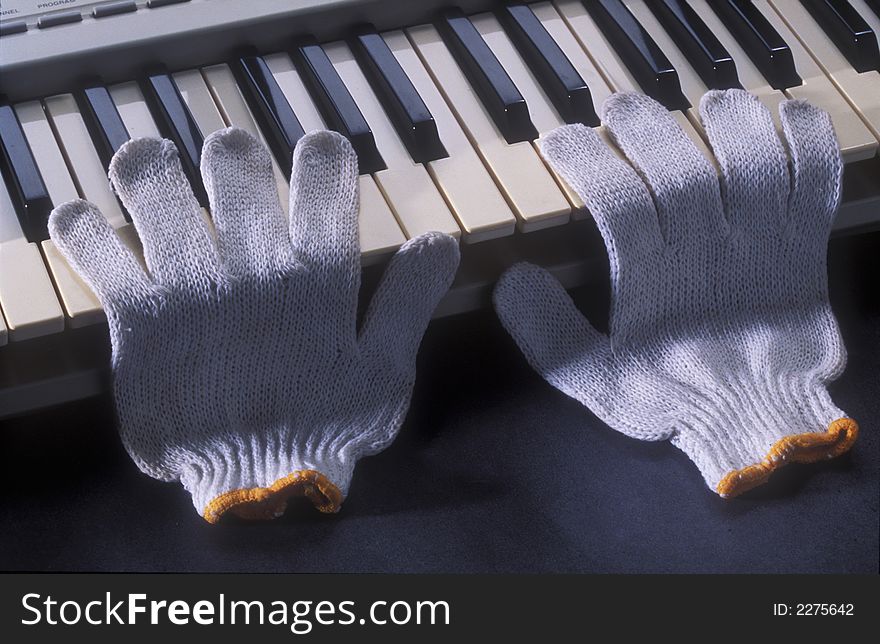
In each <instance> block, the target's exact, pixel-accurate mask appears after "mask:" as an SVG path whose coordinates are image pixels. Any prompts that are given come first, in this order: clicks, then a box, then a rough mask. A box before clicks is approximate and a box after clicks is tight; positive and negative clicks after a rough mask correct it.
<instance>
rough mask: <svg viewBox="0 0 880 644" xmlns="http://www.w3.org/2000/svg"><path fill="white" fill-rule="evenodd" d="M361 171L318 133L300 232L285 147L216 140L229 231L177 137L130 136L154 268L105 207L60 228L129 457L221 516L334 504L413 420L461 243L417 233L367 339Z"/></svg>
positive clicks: (392, 269) (125, 179)
mask: <svg viewBox="0 0 880 644" xmlns="http://www.w3.org/2000/svg"><path fill="white" fill-rule="evenodd" d="M357 167H358V166H357V158H356V155H355V153H354V151H353V150H352V148H351V145H350V144H349V142H348V141H347V140H346V139H345V138H344V137H342V136H340V135H338V134H334V133H330V132H317V133H313V134H309V135H307V136H305V137H303V139H302V140H300V142H299V143H298V145H297V146H296V150H295V152H294V155H293V172H292V177H291V190H290V221H289V231H288V220H287V218H286V217H285V216H284V212H283V211H282V209H281V206H280V204H279V199H278V192H277V190H276V184H275V180H274V178H273V174H272V165H271V161H270V157H269V153H268V152H267V151H266V149H265V148H264V147H263V146H262V145H261V144H259V143H258V142H257V141H256V140H255V139H254V138H253V137H251V136H250V135H249V134H247V133H246V132H244V131H242V130H237V129H234V128H230V129H227V130H221V131H219V132H215V133H214V134H212V135H211V136H209V137H208V138H207V139H206V140H205V145H204V150H203V154H202V163H201V170H202V176H203V179H204V183H205V187H206V189H207V192H208V196H209V199H210V207H211V216H212V220H213V225H214V227H215V231H212V230H211V227H210V226H209V225H208V224H207V223H206V221H205V219H204V218H203V216H202V214H201V212H200V208H199V204H198V203H197V202H196V199H195V197H194V196H193V194H192V191H191V190H190V188H189V185H188V183H187V181H186V178H185V177H184V174H183V172H182V170H181V167H180V163H179V160H178V156H177V151H176V149H175V147H174V145H173V144H172V143H171V142H169V141H160V140H156V139H138V140H135V141H131V142H129V143H127V144H125V145H124V146H123V147H122V148H121V149H120V150H119V151H118V152H117V154H116V155H115V156H114V158H113V161H112V162H111V164H110V180H111V182H112V184H113V187H114V189H115V190H116V192H117V194H118V195H119V197H120V198H121V200H122V202H123V204H124V205H125V207H126V208H127V209H128V212H129V213H130V214H131V218H132V220H133V222H134V225H135V227H136V229H137V232H138V236H139V237H140V240H141V242H142V244H143V247H144V255H145V259H146V268H147V270H148V272H146V271H144V270H143V268H142V266H141V265H140V264H139V262H138V261H137V259H136V258H135V256H134V255H133V254H132V253H131V252H130V251H129V250H128V248H127V247H126V246H125V245H124V244H123V243H122V242H121V240H120V238H119V237H118V236H117V235H116V234H115V232H114V231H113V229H112V228H111V227H110V226H109V225H108V223H107V221H106V219H105V218H104V217H103V216H102V215H101V214H100V213H99V212H98V210H97V209H96V208H95V207H94V206H93V205H92V204H90V203H88V202H85V201H74V202H70V203H67V204H64V205H63V206H61V207H59V208H57V209H56V210H55V211H54V212H53V213H52V216H51V218H50V220H49V230H50V233H51V236H52V239H53V240H54V242H55V243H56V244H57V245H58V247H59V248H60V249H61V251H62V252H63V253H64V255H65V256H66V257H67V259H68V260H69V261H70V263H71V264H72V265H73V267H74V268H75V269H76V270H77V271H78V272H79V273H80V275H82V277H83V278H84V279H85V280H86V282H88V284H89V285H90V286H91V287H92V288H93V289H94V291H95V292H96V293H97V294H98V296H99V297H100V298H101V302H102V303H103V305H104V309H105V311H106V313H107V318H108V321H109V324H110V338H111V341H112V345H113V363H112V367H113V384H114V393H115V397H116V407H117V412H118V416H119V422H120V433H121V435H122V440H123V443H124V444H125V447H126V449H127V450H128V452H129V454H130V455H131V457H132V458H133V459H134V461H135V462H136V463H137V465H138V467H140V469H141V470H142V471H144V472H145V473H147V474H149V475H150V476H152V477H155V478H157V479H161V480H164V481H170V480H177V479H179V480H180V481H181V482H182V483H183V485H184V487H186V489H187V490H188V491H189V492H190V494H191V495H192V499H193V504H194V505H195V507H196V509H197V510H198V511H199V512H200V513H201V514H202V515H203V516H204V518H205V519H207V520H208V521H209V522H211V523H214V522H216V521H217V520H218V519H219V518H220V517H221V515H223V514H224V513H225V512H226V511H232V512H233V513H235V514H237V515H239V516H243V517H247V518H272V517H273V516H277V515H278V514H280V513H281V512H283V510H284V508H285V507H286V502H287V499H288V497H290V496H291V495H294V494H299V495H305V496H307V497H308V498H309V499H311V501H312V502H313V503H314V504H315V505H316V506H317V507H318V509H319V510H321V511H322V512H335V511H337V510H338V509H339V507H340V504H341V503H342V500H343V499H344V497H345V496H346V494H347V492H348V487H349V482H350V480H351V476H352V470H353V468H354V465H355V462H356V461H357V460H358V459H360V458H362V457H364V456H368V455H370V454H375V453H377V452H379V451H381V450H382V449H384V448H385V447H386V446H387V445H388V444H389V443H390V442H391V441H392V440H393V439H394V437H395V436H396V434H397V432H398V430H399V429H400V425H401V423H402V421H403V418H404V415H405V414H406V411H407V407H408V406H409V399H410V394H411V391H412V387H413V383H414V380H415V359H416V352H417V350H418V345H419V342H420V341H421V338H422V335H423V333H424V331H425V328H426V326H427V324H428V321H429V319H430V317H431V314H432V313H433V310H434V308H435V306H436V304H437V302H438V300H439V299H440V298H441V297H442V296H443V294H444V293H445V292H446V290H447V288H448V287H449V284H450V282H451V281H452V278H453V275H454V273H455V270H456V267H457V265H458V257H459V253H458V245H457V242H456V241H455V240H454V239H453V238H451V237H449V236H447V235H442V234H438V233H428V234H426V235H423V236H421V237H418V238H416V239H413V240H411V241H409V242H408V243H406V244H405V245H404V246H403V247H402V248H401V249H400V251H399V252H398V253H397V254H396V255H395V256H394V257H393V258H392V259H391V261H390V263H389V265H388V268H387V270H386V271H385V275H384V277H383V279H382V281H381V284H380V285H379V287H378V290H377V292H376V294H375V296H374V297H373V300H372V302H371V305H370V306H369V309H368V310H367V313H366V316H365V319H364V322H363V324H362V327H361V329H360V331H359V332H358V330H357V328H356V316H357V294H358V289H359V287H360V275H361V266H360V251H359V243H358V233H357V231H358V189H357V185H358V176H357V174H358V170H357Z"/></svg>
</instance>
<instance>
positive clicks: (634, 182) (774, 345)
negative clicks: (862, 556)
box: [494, 90, 858, 497]
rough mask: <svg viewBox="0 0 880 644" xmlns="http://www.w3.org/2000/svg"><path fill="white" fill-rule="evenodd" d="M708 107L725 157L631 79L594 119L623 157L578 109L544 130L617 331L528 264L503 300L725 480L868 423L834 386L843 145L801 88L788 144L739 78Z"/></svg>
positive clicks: (625, 414) (739, 482)
mask: <svg viewBox="0 0 880 644" xmlns="http://www.w3.org/2000/svg"><path fill="white" fill-rule="evenodd" d="M700 113H701V118H702V122H703V125H704V127H705V131H706V134H707V135H708V139H709V143H710V144H711V147H712V150H713V152H714V154H715V157H716V159H717V162H718V166H719V168H718V171H717V172H716V169H715V168H713V166H712V164H711V163H710V162H709V161H708V160H707V159H706V158H705V156H704V155H703V154H702V153H701V152H700V151H699V150H698V149H697V147H696V146H695V145H694V144H693V143H692V142H691V141H690V140H689V139H688V138H687V137H686V136H685V134H684V133H683V132H682V130H681V129H680V128H679V127H678V126H677V124H676V123H675V122H674V120H673V119H672V117H671V116H670V115H669V113H668V112H667V111H666V110H665V109H664V108H663V107H662V106H661V105H659V104H658V103H656V102H655V101H653V100H652V99H650V98H647V97H645V96H643V95H638V94H618V95H614V96H612V97H610V98H609V99H608V100H607V101H606V103H605V105H604V118H603V119H602V120H603V123H604V124H605V126H606V127H607V129H608V130H609V132H610V134H611V136H612V140H613V141H614V142H615V143H616V145H617V146H618V148H619V149H620V151H621V152H622V153H623V155H625V157H626V158H627V159H628V161H629V162H627V161H625V160H623V159H621V158H620V157H619V156H617V155H616V154H615V153H614V152H613V151H612V150H611V149H610V148H609V147H608V145H606V144H605V143H604V142H603V141H602V140H601V139H600V137H599V136H598V135H597V134H596V132H595V131H593V130H592V129H590V128H587V127H584V126H581V125H569V126H564V127H562V128H559V129H558V130H555V131H554V132H552V133H550V134H548V135H547V136H546V137H544V138H543V139H542V140H541V142H540V146H541V150H542V153H543V155H544V156H545V157H546V159H547V160H548V162H549V163H550V164H551V165H552V166H553V167H554V168H555V169H556V170H557V171H558V173H559V174H560V175H561V176H562V177H563V178H564V179H565V180H566V181H567V182H568V183H569V185H571V186H572V188H574V189H575V190H576V191H577V193H578V194H579V195H580V196H581V198H582V199H583V201H584V203H585V204H586V206H587V208H588V209H589V210H590V212H591V213H592V216H593V218H594V220H595V222H596V224H597V226H598V228H599V231H600V232H601V234H602V237H603V240H604V242H605V246H606V249H607V252H608V257H609V260H610V267H611V296H612V302H611V317H610V332H609V334H608V335H604V334H601V333H599V332H597V331H596V330H595V329H594V328H593V327H592V326H591V325H590V324H589V322H587V321H586V319H584V317H583V316H582V315H581V314H580V313H579V312H578V310H577V309H576V308H575V306H574V304H573V303H572V301H571V299H570V298H569V296H568V295H567V294H566V292H565V291H564V290H563V288H562V286H561V285H560V284H559V283H558V282H557V281H556V280H555V279H553V278H552V277H551V276H550V275H549V274H548V273H547V272H546V271H544V270H542V269H540V268H538V267H536V266H532V265H528V264H519V265H516V266H514V267H513V268H511V269H509V270H508V271H507V272H506V273H505V274H504V275H503V276H502V278H501V280H500V281H499V283H498V285H497V287H496V289H495V293H494V302H495V308H496V310H497V312H498V315H499V316H500V318H501V321H502V323H503V325H504V326H505V328H506V329H507V330H508V331H509V332H510V334H511V335H512V337H513V338H514V340H515V342H516V343H517V344H518V345H519V347H520V349H521V350H522V352H523V353H524V354H525V356H526V358H527V359H528V361H529V362H530V363H531V365H532V366H533V367H534V368H535V369H536V370H537V371H538V372H539V373H540V374H541V375H542V376H543V377H544V378H545V379H546V380H547V381H548V382H549V383H550V384H552V385H553V386H554V387H556V388H558V389H560V390H561V391H563V392H564V393H566V394H568V395H569V396H571V397H573V398H575V399H576V400H578V401H580V402H581V403H582V404H584V405H585V406H587V407H588V408H589V409H590V410H592V411H593V412H594V413H595V414H596V415H597V416H598V417H599V418H600V419H602V420H603V421H604V422H606V423H607V424H608V425H610V426H611V427H612V428H614V429H616V430H618V431H620V432H623V433H624V434H626V435H628V436H632V437H635V438H640V439H642V440H670V441H671V442H672V443H673V444H674V445H676V446H677V447H679V448H680V449H681V450H683V451H684V452H685V453H686V454H687V455H688V456H689V457H690V458H691V459H692V460H693V461H694V463H695V464H696V465H697V467H698V468H699V469H700V472H701V473H702V475H703V477H704V479H705V481H706V483H707V484H708V485H709V486H710V487H711V488H712V489H713V490H715V491H716V492H717V493H718V494H720V495H721V496H723V497H730V496H735V495H737V494H740V493H741V492H744V491H746V490H748V489H750V488H753V487H755V486H757V485H760V484H761V483H763V482H764V481H766V480H767V479H768V477H769V476H770V474H771V473H772V472H773V471H774V470H775V469H777V468H778V467H780V466H781V465H784V464H785V463H787V462H791V461H796V462H809V461H816V460H819V459H825V458H831V457H834V456H837V455H839V454H842V453H843V452H845V451H847V450H848V449H849V448H850V446H851V445H852V444H853V441H854V440H855V439H856V436H857V434H858V426H857V425H856V422H855V421H854V420H852V419H850V418H848V417H847V416H846V414H845V413H844V412H842V411H841V410H840V409H838V408H837V406H835V404H834V403H833V402H832V401H831V398H830V397H829V395H828V392H827V390H826V385H827V384H828V383H829V382H830V381H832V380H834V379H835V378H836V377H837V376H838V375H839V374H840V373H841V372H842V370H843V368H844V365H845V362H846V353H845V350H844V346H843V342H842V340H841V337H840V333H839V331H838V327H837V323H836V320H835V318H834V315H833V313H832V311H831V307H830V306H829V303H828V292H827V276H826V252H827V245H828V236H829V232H830V229H831V224H832V221H833V218H834V215H835V213H836V211H837V206H838V203H839V200H840V190H841V175H842V162H841V158H840V153H839V150H838V146H837V141H836V138H835V136H834V131H833V128H832V125H831V121H830V119H829V117H828V115H827V114H826V113H824V112H822V111H821V110H819V109H817V108H815V107H813V106H811V105H809V104H807V103H804V102H801V101H786V102H783V103H782V104H781V106H780V116H781V121H782V126H783V130H784V134H785V139H786V142H787V154H788V157H789V158H787V155H786V146H784V145H783V142H782V141H781V140H780V137H779V135H778V134H777V131H776V128H775V127H774V123H773V119H772V118H771V115H770V113H769V112H768V110H767V109H766V108H765V107H764V106H763V105H762V104H761V103H760V102H759V101H758V100H757V99H756V98H754V97H753V96H751V95H749V94H747V93H746V92H743V91H742V90H727V91H713V92H709V93H708V94H706V96H705V97H703V100H702V102H701V105H700Z"/></svg>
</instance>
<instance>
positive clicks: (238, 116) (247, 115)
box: [184, 63, 290, 205]
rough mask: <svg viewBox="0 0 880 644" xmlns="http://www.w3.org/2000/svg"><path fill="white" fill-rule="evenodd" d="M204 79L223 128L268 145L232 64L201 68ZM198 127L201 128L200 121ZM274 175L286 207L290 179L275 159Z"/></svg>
mask: <svg viewBox="0 0 880 644" xmlns="http://www.w3.org/2000/svg"><path fill="white" fill-rule="evenodd" d="M202 76H203V77H204V80H203V84H205V85H206V86H207V89H209V90H210V95H209V97H213V99H214V103H215V105H216V108H219V110H220V114H222V116H223V120H224V121H225V125H224V126H223V127H226V125H234V126H235V127H240V128H241V129H242V130H245V131H246V132H248V133H249V134H251V135H253V136H254V137H255V138H256V139H257V140H258V141H260V142H261V143H262V144H263V145H264V146H266V145H267V144H266V138H265V137H264V136H263V133H262V132H261V131H260V128H259V127H257V122H256V121H255V120H254V115H253V114H252V113H251V110H250V108H249V107H248V105H247V103H246V102H245V98H244V96H243V95H242V93H241V90H240V89H239V88H238V83H237V82H236V81H235V77H234V76H233V75H232V70H231V69H229V65H226V64H225V63H224V64H221V65H212V66H211V67H205V68H203V69H202ZM184 99H185V97H184ZM216 108H215V109H216ZM196 120H198V117H196ZM199 127H200V128H201V127H202V125H201V122H200V123H199ZM212 131H213V130H212ZM202 134H204V135H205V136H207V134H208V133H207V132H206V131H205V130H204V129H202ZM272 172H273V173H274V175H275V185H276V187H277V188H278V196H279V199H280V200H281V203H282V205H286V204H287V202H288V200H289V199H290V178H289V177H285V176H284V173H283V172H282V171H281V168H279V167H278V163H276V161H275V159H274V158H273V159H272Z"/></svg>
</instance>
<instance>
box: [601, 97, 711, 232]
mask: <svg viewBox="0 0 880 644" xmlns="http://www.w3.org/2000/svg"><path fill="white" fill-rule="evenodd" d="M602 111H603V115H602V122H603V123H604V124H605V126H606V127H607V128H608V130H609V131H610V132H611V134H612V135H613V137H614V140H615V143H616V144H617V145H618V147H619V148H620V149H621V150H622V151H623V153H624V154H625V155H626V156H627V158H628V159H629V160H630V161H631V162H632V163H633V165H635V167H636V169H637V170H639V172H640V173H641V175H642V177H643V179H644V180H645V182H646V183H647V184H648V186H649V187H650V189H651V192H652V193H653V195H654V204H655V206H656V208H657V216H658V219H659V223H660V230H661V231H662V233H663V236H664V238H665V239H666V241H667V243H669V244H677V243H680V242H683V241H685V242H689V241H691V240H693V239H694V235H699V234H704V233H711V232H713V231H715V232H718V231H723V230H724V229H725V228H726V227H727V224H726V222H725V221H724V217H723V212H724V210H723V206H722V204H721V192H720V190H719V186H718V175H717V173H716V172H715V169H714V168H713V167H712V164H711V163H710V162H709V160H708V159H707V158H706V157H705V156H704V155H703V154H702V153H701V152H700V151H699V150H698V149H697V147H696V146H695V145H694V143H693V141H691V140H690V138H688V136H687V135H686V134H685V133H684V132H683V131H682V129H681V127H680V126H679V125H678V123H676V122H675V120H674V119H673V118H672V116H671V115H670V113H669V111H668V110H667V109H666V108H665V107H663V106H662V105H660V103H658V102H657V101H655V100H654V99H652V98H650V97H648V96H645V95H644V94H637V93H635V92H627V93H620V94H612V95H611V96H609V97H608V98H607V99H606V100H605V103H604V105H603V106H602Z"/></svg>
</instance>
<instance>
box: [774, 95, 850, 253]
mask: <svg viewBox="0 0 880 644" xmlns="http://www.w3.org/2000/svg"><path fill="white" fill-rule="evenodd" d="M779 115H780V117H781V119H782V130H783V132H784V133H785V138H786V140H787V141H788V152H789V156H790V157H791V166H792V188H791V197H790V198H789V217H790V219H789V222H788V227H789V229H790V230H792V231H798V232H799V234H802V235H805V236H806V237H807V238H809V239H816V240H818V241H820V242H821V243H822V244H823V245H824V244H825V243H826V242H827V238H828V234H829V231H830V230H831V224H832V222H833V221H834V216H835V214H836V213H837V206H838V205H839V204H840V191H841V181H842V179H843V160H842V159H841V156H840V146H839V145H838V143H837V137H836V136H835V134H834V126H833V125H832V123H831V117H830V116H828V113H827V112H825V111H824V110H821V109H819V108H817V107H814V106H813V105H810V104H809V103H807V102H806V101H783V102H782V104H780V106H779ZM810 233H812V234H810Z"/></svg>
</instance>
